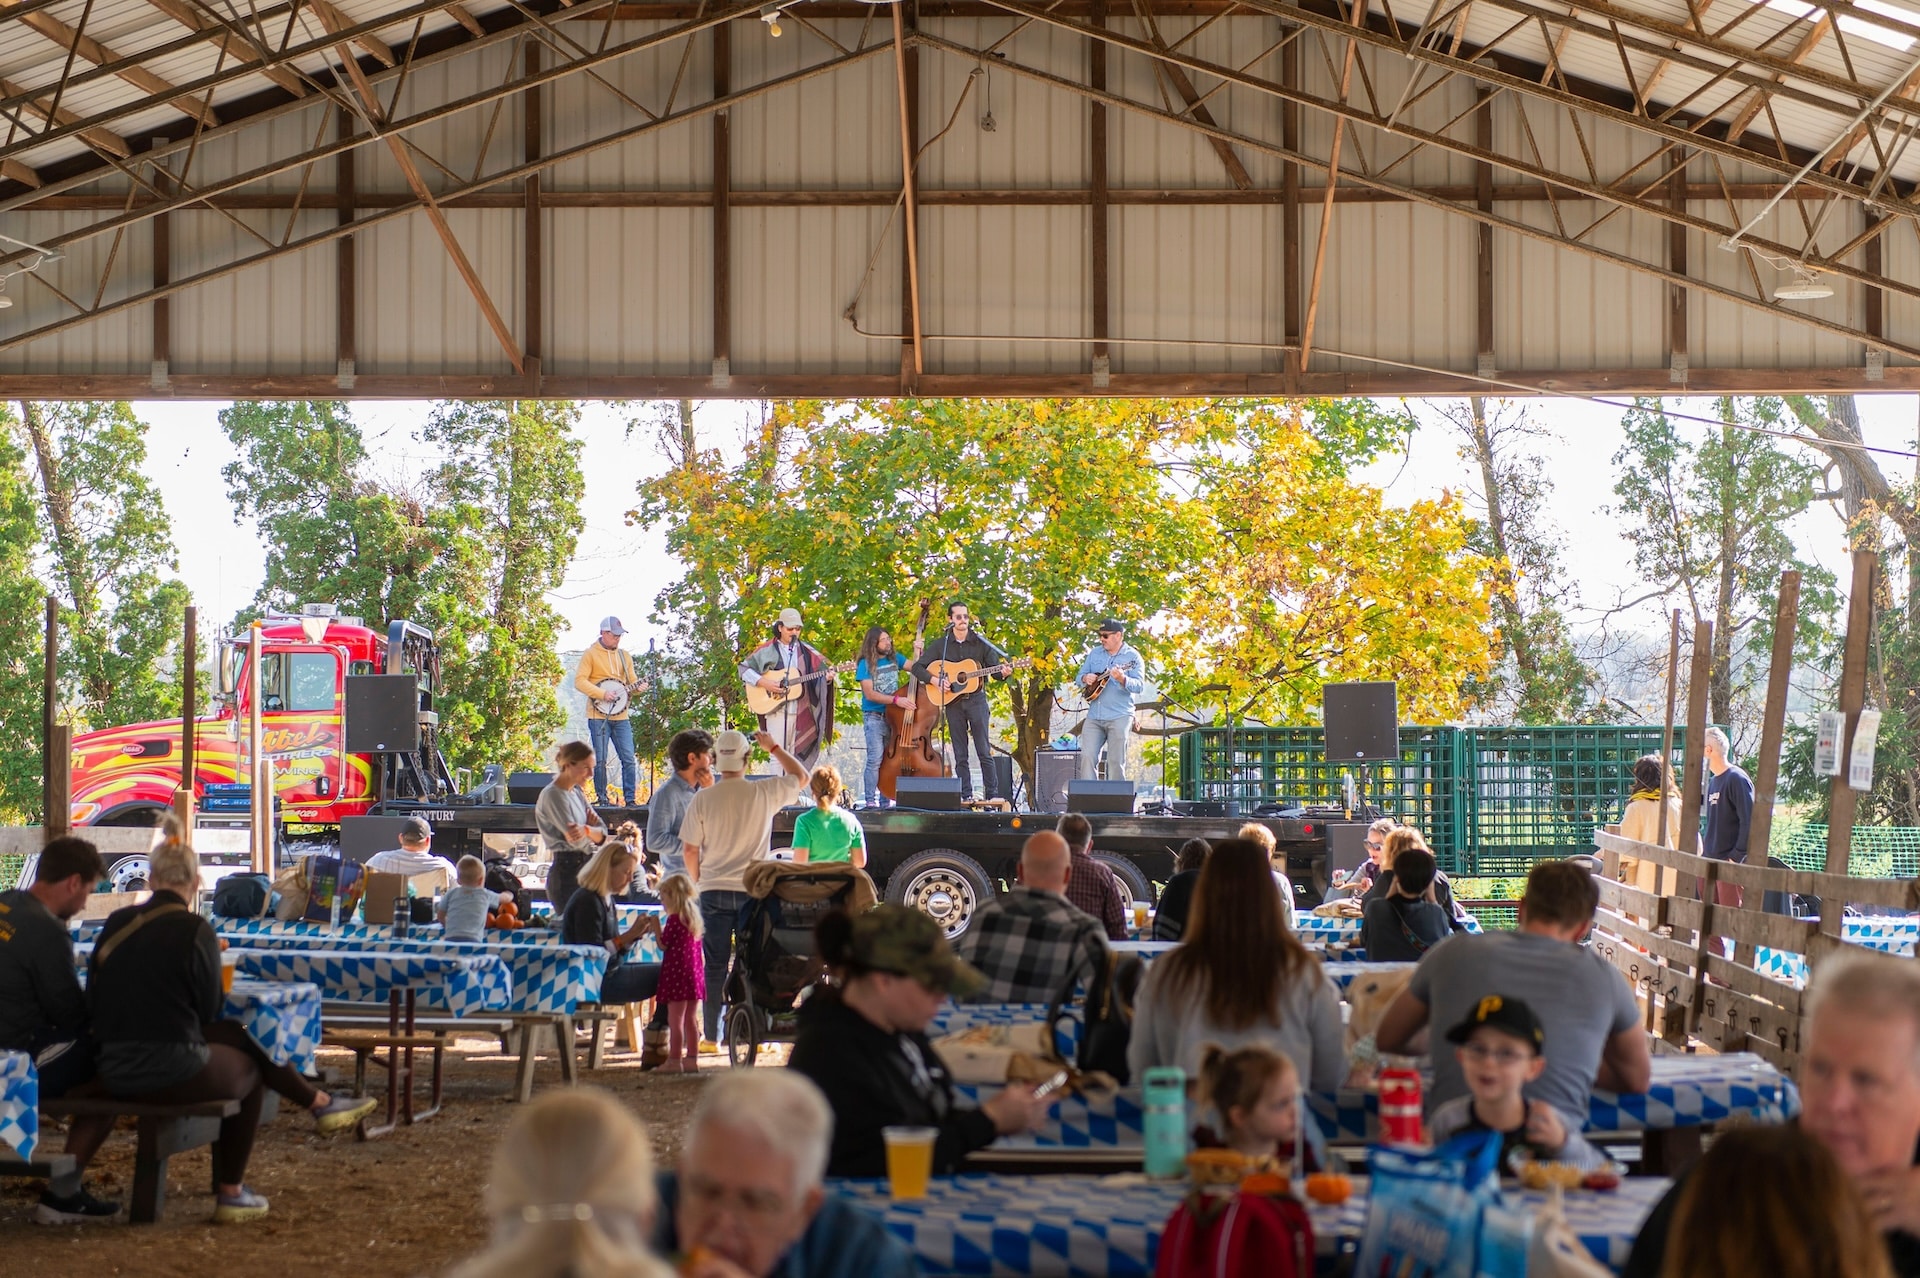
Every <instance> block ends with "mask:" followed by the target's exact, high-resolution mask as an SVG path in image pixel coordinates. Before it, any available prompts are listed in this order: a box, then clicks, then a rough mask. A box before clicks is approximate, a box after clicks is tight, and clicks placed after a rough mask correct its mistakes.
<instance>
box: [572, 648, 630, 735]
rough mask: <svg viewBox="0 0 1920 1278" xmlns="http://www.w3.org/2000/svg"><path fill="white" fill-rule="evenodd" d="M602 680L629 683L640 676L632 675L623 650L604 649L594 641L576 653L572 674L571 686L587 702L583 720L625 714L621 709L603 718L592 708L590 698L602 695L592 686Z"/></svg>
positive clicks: (623, 715) (626, 654)
mask: <svg viewBox="0 0 1920 1278" xmlns="http://www.w3.org/2000/svg"><path fill="white" fill-rule="evenodd" d="M602 679H618V680H619V681H620V682H621V683H625V684H633V683H638V682H639V681H640V676H639V675H637V674H635V673H634V670H633V658H632V656H630V655H629V654H628V652H627V650H626V649H625V648H608V647H607V646H606V645H605V644H603V643H601V642H600V641H599V640H598V639H596V640H594V641H593V642H592V643H590V644H588V645H587V650H586V651H585V652H583V653H581V654H580V666H579V668H578V669H576V670H575V671H574V672H573V686H574V687H576V688H578V689H579V690H580V691H581V693H582V694H583V695H584V696H585V697H586V699H587V718H589V719H615V720H618V719H624V718H626V717H627V713H628V712H627V711H624V710H623V711H621V712H620V713H619V714H615V715H605V714H601V713H600V712H599V711H598V710H596V709H595V708H594V705H593V699H594V698H595V697H598V696H602V695H604V694H603V693H602V692H601V691H600V689H599V687H598V686H596V685H598V684H599V682H600V681H601V680H602Z"/></svg>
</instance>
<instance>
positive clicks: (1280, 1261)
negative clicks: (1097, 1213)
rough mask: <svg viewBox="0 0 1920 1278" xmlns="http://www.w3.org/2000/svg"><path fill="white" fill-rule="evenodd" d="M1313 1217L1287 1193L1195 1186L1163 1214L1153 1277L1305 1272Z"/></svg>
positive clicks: (1268, 1276) (1299, 1276) (1295, 1276)
mask: <svg viewBox="0 0 1920 1278" xmlns="http://www.w3.org/2000/svg"><path fill="white" fill-rule="evenodd" d="M1313 1266H1314V1258H1313V1222H1312V1221H1310V1220H1309V1219H1308V1218H1307V1209H1306V1208H1305V1207H1302V1206H1301V1205H1300V1204H1299V1203H1298V1202H1296V1201H1295V1200H1294V1199H1292V1198H1284V1197H1271V1198H1270V1197H1268V1196H1266V1195H1265V1194H1248V1193H1242V1192H1239V1191H1235V1192H1234V1193H1231V1194H1220V1193H1211V1194H1210V1193H1207V1192H1205V1191H1204V1190H1196V1191H1194V1192H1193V1193H1191V1194H1188V1195H1187V1198H1186V1200H1185V1201H1184V1202H1182V1203H1181V1204H1180V1205H1179V1206H1178V1207H1176V1208H1174V1209H1173V1215H1171V1216H1169V1217H1168V1218H1167V1224H1166V1228H1165V1229H1164V1230H1162V1231H1161V1234H1160V1255H1159V1257H1158V1258H1157V1259H1156V1260H1155V1261H1154V1266H1153V1278H1238V1275H1241V1274H1259V1275H1260V1276H1261V1278H1306V1276H1307V1275H1310V1274H1312V1273H1313Z"/></svg>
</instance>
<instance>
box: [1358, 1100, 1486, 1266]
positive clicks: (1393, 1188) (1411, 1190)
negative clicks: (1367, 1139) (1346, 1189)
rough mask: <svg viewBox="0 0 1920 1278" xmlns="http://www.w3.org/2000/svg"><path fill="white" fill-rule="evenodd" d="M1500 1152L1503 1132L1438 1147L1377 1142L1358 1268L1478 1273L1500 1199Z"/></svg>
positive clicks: (1475, 1134)
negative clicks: (1486, 1223) (1489, 1214)
mask: <svg viewBox="0 0 1920 1278" xmlns="http://www.w3.org/2000/svg"><path fill="white" fill-rule="evenodd" d="M1499 1157H1500V1134H1499V1133H1498V1132H1478V1133H1473V1134H1470V1135H1465V1136H1458V1137H1455V1138H1454V1139H1453V1140H1450V1141H1448V1142H1447V1143H1446V1144H1444V1145H1442V1146H1440V1148H1438V1149H1436V1150H1434V1151H1433V1152H1432V1153H1417V1152H1414V1151H1410V1150H1406V1149H1391V1148H1387V1147H1384V1146H1379V1145H1376V1146H1374V1148H1373V1149H1372V1151H1371V1152H1370V1161H1371V1163H1372V1169H1373V1189H1372V1193H1371V1196H1370V1197H1369V1200H1368V1202H1367V1228H1366V1233H1365V1235H1364V1236H1363V1237H1362V1240H1361V1243H1360V1259H1359V1261H1358V1263H1357V1265H1356V1266H1355V1269H1354V1272H1355V1273H1356V1274H1359V1275H1364V1276H1365V1278H1373V1275H1376V1274H1389V1275H1392V1274H1417V1275H1419V1276H1420V1278H1475V1271H1474V1264H1475V1257H1476V1255H1477V1252H1478V1248H1479V1242H1480V1221H1481V1215H1482V1212H1483V1210H1484V1209H1485V1207H1486V1206H1487V1204H1488V1203H1490V1202H1497V1201H1498V1198H1499V1192H1500V1179H1499V1172H1498V1167H1497V1164H1498V1161H1499Z"/></svg>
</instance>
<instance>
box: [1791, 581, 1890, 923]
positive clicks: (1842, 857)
mask: <svg viewBox="0 0 1920 1278" xmlns="http://www.w3.org/2000/svg"><path fill="white" fill-rule="evenodd" d="M1878 565H1879V559H1878V557H1877V556H1876V555H1875V554H1874V553H1873V552H1872V551H1871V550H1856V551H1854V552H1853V584H1852V586H1851V587H1850V588H1849V593H1848V595H1847V647H1846V655H1845V657H1844V658H1843V659H1842V664H1841V666H1840V713H1841V714H1843V715H1845V716H1846V726H1845V728H1843V729H1842V731H1841V734H1840V775H1839V776H1837V777H1835V778H1833V781H1832V783H1831V785H1830V786H1829V788H1828V790H1827V795H1828V798H1827V866H1826V869H1827V873H1828V874H1845V873H1846V872H1847V862H1848V860H1849V859H1850V858H1851V856H1852V854H1853V814H1854V811H1855V810H1856V809H1857V808H1858V807H1859V805H1860V792H1859V791H1858V790H1856V789H1854V788H1853V787H1852V786H1850V785H1848V784H1847V760H1848V759H1849V757H1850V756H1851V755H1852V753H1853V732H1854V729H1855V728H1857V727H1859V726H1860V709H1861V707H1862V706H1864V705H1865V704H1866V702H1867V645H1868V641H1869V639H1871V637H1872V633H1873V574H1874V569H1875V568H1876V567H1877V566H1878ZM1841 904H1842V903H1841V902H1839V901H1828V902H1826V903H1825V904H1824V905H1823V907H1822V908H1821V910H1820V930H1821V931H1822V932H1824V933H1826V934H1827V935H1828V936H1839V935H1840V909H1839V907H1840V905H1841ZM1807 958H1808V960H1809V961H1812V959H1813V956H1812V955H1811V954H1809V955H1808V956H1807Z"/></svg>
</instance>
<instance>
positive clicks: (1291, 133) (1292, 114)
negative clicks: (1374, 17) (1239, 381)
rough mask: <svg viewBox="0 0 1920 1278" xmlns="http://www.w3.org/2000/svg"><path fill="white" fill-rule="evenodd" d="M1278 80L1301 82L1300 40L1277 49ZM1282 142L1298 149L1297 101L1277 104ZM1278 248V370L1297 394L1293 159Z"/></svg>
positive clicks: (1284, 185) (1284, 188) (1283, 182)
mask: <svg viewBox="0 0 1920 1278" xmlns="http://www.w3.org/2000/svg"><path fill="white" fill-rule="evenodd" d="M1280 82H1281V83H1282V84H1285V85H1287V86H1288V87H1289V88H1298V87H1299V85H1300V41H1299V39H1298V38H1297V37H1296V38H1295V39H1292V40H1289V41H1287V47H1286V48H1284V49H1282V50H1281V51H1280ZM1280 138H1281V144H1282V145H1283V146H1285V147H1286V149H1287V150H1288V151H1289V152H1294V153H1297V152H1298V151H1299V150H1300V104H1299V103H1297V102H1291V101H1284V100H1283V101H1282V102H1281V104H1280ZM1280 198H1281V201H1282V206H1281V214H1280V251H1281V257H1282V258H1283V260H1282V262H1281V264H1280V265H1281V283H1280V290H1281V308H1280V309H1281V313H1282V316H1283V323H1284V328H1283V332H1284V333H1285V337H1284V339H1283V340H1284V341H1285V342H1286V344H1287V347H1288V349H1287V350H1286V351H1284V352H1282V355H1281V365H1280V367H1281V370H1282V371H1283V372H1284V373H1285V374H1286V377H1287V387H1288V391H1287V393H1288V394H1295V393H1297V388H1298V386H1299V384H1300V286H1301V279H1300V166H1299V165H1298V164H1295V163H1294V162H1293V161H1292V160H1289V161H1287V162H1286V164H1285V165H1283V166H1282V167H1281V170H1280Z"/></svg>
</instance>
